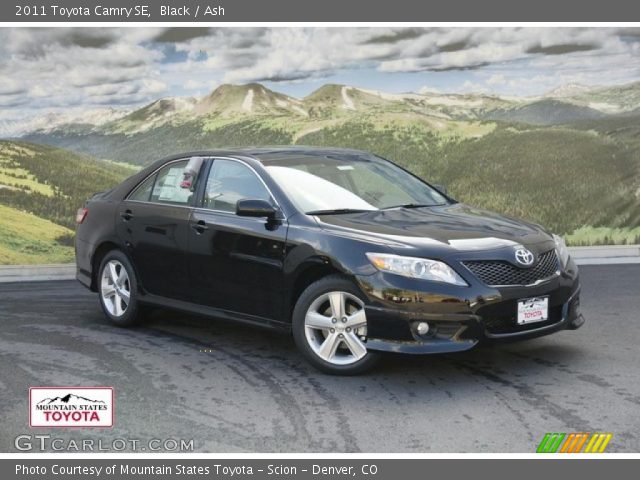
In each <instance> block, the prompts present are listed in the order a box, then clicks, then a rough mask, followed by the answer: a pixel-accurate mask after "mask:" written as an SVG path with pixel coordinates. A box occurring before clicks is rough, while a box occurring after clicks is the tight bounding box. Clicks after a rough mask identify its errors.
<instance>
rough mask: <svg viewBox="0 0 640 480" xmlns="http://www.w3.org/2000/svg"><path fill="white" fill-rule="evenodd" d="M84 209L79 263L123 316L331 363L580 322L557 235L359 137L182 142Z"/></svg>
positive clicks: (572, 272)
mask: <svg viewBox="0 0 640 480" xmlns="http://www.w3.org/2000/svg"><path fill="white" fill-rule="evenodd" d="M478 188H481V186H478ZM77 223H78V229H77V236H76V261H77V278H78V280H79V281H80V282H82V283H83V284H84V285H86V286H87V287H88V288H90V289H91V290H93V291H95V292H97V293H98V294H99V298H100V304H101V306H102V308H103V310H104V313H105V314H106V316H107V317H108V318H109V319H110V320H111V321H112V322H113V323H114V324H116V325H121V326H126V325H131V324H133V323H135V322H136V321H138V320H139V319H140V317H141V316H142V314H143V311H144V309H145V308H147V307H149V306H156V307H157V306H160V307H168V308H174V309H179V310H183V311H190V312H195V313H199V314H204V315H210V316H213V317H218V318H227V319H232V320H235V321H240V322H246V323H248V324H253V325H260V326H265V327H270V328H275V329H280V330H282V331H284V332H291V333H292V334H293V338H294V340H295V343H296V344H297V346H298V347H299V349H300V350H301V352H302V353H303V354H304V356H305V357H306V358H307V359H308V360H309V361H310V362H311V363H312V364H313V365H315V366H316V367H318V368H319V369H321V370H323V371H325V372H328V373H335V374H354V373H359V372H362V371H364V370H366V369H367V368H369V367H371V366H372V365H373V364H374V363H375V361H376V360H377V359H378V357H379V352H381V351H388V352H402V353H415V354H423V353H441V352H456V351H462V350H467V349H469V348H472V347H473V346H475V345H476V344H477V343H478V342H480V341H497V340H507V339H509V340H510V339H525V338H532V337H536V336H540V335H546V334H549V333H552V332H555V331H558V330H563V329H576V328H578V327H580V326H581V325H582V323H583V322H584V319H583V317H582V315H581V314H580V300H579V293H580V283H579V279H578V269H577V267H576V265H575V263H574V262H573V260H572V259H571V257H570V256H569V253H568V251H567V248H566V246H565V244H564V242H563V240H562V239H561V238H560V237H558V236H556V235H552V234H550V233H548V232H547V231H545V230H544V229H543V228H542V227H540V226H538V225H534V224H531V223H527V222H523V221H519V220H514V219H512V218H508V217H504V216H501V215H498V214H496V213H493V212H489V211H486V210H481V209H477V208H473V207H471V206H468V205H464V204H462V203H459V202H456V201H455V200H454V199H452V198H450V197H449V196H448V195H447V194H446V193H444V190H443V189H442V188H436V187H434V186H431V185H429V184H428V183H425V182H424V181H423V180H421V179H420V178H418V177H416V176H414V175H412V174H411V173H409V172H408V171H406V170H404V169H402V168H401V167H399V166H397V165H395V164H393V163H391V162H389V161H387V160H384V159H382V158H379V157H377V156H374V155H372V154H369V153H365V152H360V151H354V150H343V149H320V148H308V147H306V148H303V147H290V148H283V147H277V148H276V147H274V148H253V149H242V150H224V151H222V150H221V151H206V152H195V153H187V154H183V155H176V156H173V157H171V158H166V159H163V160H160V161H158V162H156V163H154V164H153V165H151V166H149V167H148V168H145V169H144V170H142V171H140V172H139V173H137V174H136V175H134V176H132V177H130V178H129V179H127V180H125V181H124V182H123V183H121V184H120V185H118V186H116V187H115V188H113V189H112V190H110V191H108V192H104V193H100V194H96V195H95V196H94V197H93V198H91V199H90V200H88V201H87V203H86V205H85V206H84V207H83V208H81V209H80V210H79V211H78V218H77Z"/></svg>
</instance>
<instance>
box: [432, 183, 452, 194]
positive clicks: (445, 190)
mask: <svg viewBox="0 0 640 480" xmlns="http://www.w3.org/2000/svg"><path fill="white" fill-rule="evenodd" d="M434 187H435V188H436V190H439V191H440V192H441V193H444V194H445V195H448V193H449V192H447V187H445V186H444V185H434Z"/></svg>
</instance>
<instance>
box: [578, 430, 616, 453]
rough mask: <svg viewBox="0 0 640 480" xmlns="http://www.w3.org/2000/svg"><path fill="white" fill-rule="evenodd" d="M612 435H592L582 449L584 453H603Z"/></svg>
mask: <svg viewBox="0 0 640 480" xmlns="http://www.w3.org/2000/svg"><path fill="white" fill-rule="evenodd" d="M611 437H613V434H611V433H594V434H593V436H592V437H591V440H589V443H588V444H587V448H585V449H584V453H603V452H604V450H605V449H606V448H607V445H609V442H610V441H611Z"/></svg>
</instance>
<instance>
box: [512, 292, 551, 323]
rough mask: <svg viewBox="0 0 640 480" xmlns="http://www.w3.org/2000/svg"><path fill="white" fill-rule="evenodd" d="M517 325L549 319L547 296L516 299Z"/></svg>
mask: <svg viewBox="0 0 640 480" xmlns="http://www.w3.org/2000/svg"><path fill="white" fill-rule="evenodd" d="M517 319H518V325H526V324H529V323H537V322H544V321H546V320H549V296H548V295H546V296H542V297H531V298H523V299H520V300H518V317H517Z"/></svg>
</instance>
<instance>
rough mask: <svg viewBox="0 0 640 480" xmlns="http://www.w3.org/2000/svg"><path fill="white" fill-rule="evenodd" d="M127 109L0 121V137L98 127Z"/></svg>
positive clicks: (44, 114)
mask: <svg viewBox="0 0 640 480" xmlns="http://www.w3.org/2000/svg"><path fill="white" fill-rule="evenodd" d="M128 113H129V110H118V109H115V108H111V107H110V108H98V109H89V110H78V109H76V110H70V111H64V112H56V113H53V112H49V113H43V114H41V115H38V116H36V117H29V118H25V119H21V120H11V121H8V120H4V121H0V138H10V137H18V136H22V135H25V134H28V133H31V132H36V131H37V132H41V133H47V134H48V133H53V132H56V131H69V130H70V131H79V130H86V129H92V128H95V127H100V126H102V125H105V124H107V123H109V122H113V121H115V120H117V119H119V118H122V117H124V116H126V115H127V114H128Z"/></svg>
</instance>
